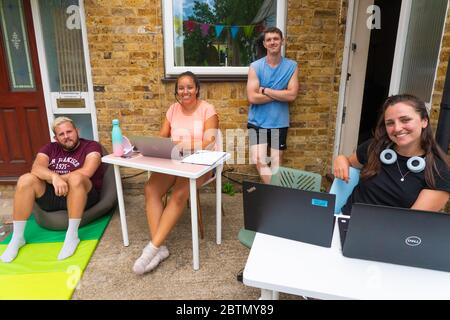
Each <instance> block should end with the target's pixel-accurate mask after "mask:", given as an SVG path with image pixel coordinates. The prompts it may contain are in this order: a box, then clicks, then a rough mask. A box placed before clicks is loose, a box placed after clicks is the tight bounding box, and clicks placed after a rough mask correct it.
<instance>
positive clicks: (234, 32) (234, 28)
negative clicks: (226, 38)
mask: <svg viewBox="0 0 450 320" xmlns="http://www.w3.org/2000/svg"><path fill="white" fill-rule="evenodd" d="M230 31H231V37H232V38H233V39H235V38H236V36H237V34H238V32H239V26H231V28H230Z"/></svg>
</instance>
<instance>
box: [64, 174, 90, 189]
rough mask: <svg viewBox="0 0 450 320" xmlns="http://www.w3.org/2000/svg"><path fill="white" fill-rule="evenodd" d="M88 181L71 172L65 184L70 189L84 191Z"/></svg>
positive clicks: (84, 177)
mask: <svg viewBox="0 0 450 320" xmlns="http://www.w3.org/2000/svg"><path fill="white" fill-rule="evenodd" d="M88 181H89V178H88V177H86V176H84V175H82V174H79V173H76V172H73V173H71V174H70V175H69V179H68V180H67V184H68V185H69V187H70V188H71V189H74V188H84V189H86V187H87V186H88Z"/></svg>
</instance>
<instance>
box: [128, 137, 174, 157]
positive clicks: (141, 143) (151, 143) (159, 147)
mask: <svg viewBox="0 0 450 320" xmlns="http://www.w3.org/2000/svg"><path fill="white" fill-rule="evenodd" d="M130 140H131V141H132V143H133V145H134V146H135V147H136V148H137V149H138V151H139V152H140V153H141V154H142V155H143V156H146V157H155V158H164V159H173V160H181V159H182V155H181V151H180V150H179V149H178V148H177V146H176V144H175V143H174V142H173V141H172V139H170V138H162V137H143V136H135V137H131V138H130Z"/></svg>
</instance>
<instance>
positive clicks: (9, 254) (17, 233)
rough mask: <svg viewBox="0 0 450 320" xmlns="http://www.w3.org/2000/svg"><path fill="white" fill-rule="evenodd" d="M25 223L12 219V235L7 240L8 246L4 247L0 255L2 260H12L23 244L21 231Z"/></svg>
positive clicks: (22, 231) (23, 239) (23, 229)
mask: <svg viewBox="0 0 450 320" xmlns="http://www.w3.org/2000/svg"><path fill="white" fill-rule="evenodd" d="M26 224H27V221H13V235H12V237H11V241H10V242H9V244H8V247H6V250H5V252H3V254H2V256H1V257H0V259H2V261H3V262H11V261H13V260H14V259H15V258H16V256H17V253H18V252H19V249H20V248H21V247H22V246H23V245H24V244H25V238H24V236H23V233H24V231H25V225H26Z"/></svg>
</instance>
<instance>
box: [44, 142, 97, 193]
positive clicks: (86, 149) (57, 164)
mask: <svg viewBox="0 0 450 320" xmlns="http://www.w3.org/2000/svg"><path fill="white" fill-rule="evenodd" d="M38 152H39V153H43V154H46V155H47V156H48V158H49V164H48V168H49V169H50V170H51V171H53V172H56V173H57V174H60V175H63V174H67V173H69V172H72V171H74V170H77V169H80V168H81V167H82V166H83V164H84V160H85V159H86V156H87V155H88V154H89V153H91V152H98V153H99V154H100V155H102V147H101V146H100V144H99V143H98V142H97V141H92V140H86V139H83V138H80V144H79V146H78V147H77V148H76V149H74V150H71V151H66V150H64V149H63V148H62V147H61V145H60V144H59V143H57V142H50V143H48V144H46V145H45V146H43V147H42V148H41V149H39V151H38ZM103 173H104V168H103V165H100V166H99V167H98V169H97V171H95V173H94V175H93V176H92V177H91V182H92V185H93V186H94V188H95V189H96V190H97V191H99V192H100V190H101V189H102V181H103Z"/></svg>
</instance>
